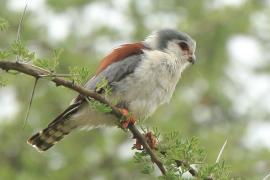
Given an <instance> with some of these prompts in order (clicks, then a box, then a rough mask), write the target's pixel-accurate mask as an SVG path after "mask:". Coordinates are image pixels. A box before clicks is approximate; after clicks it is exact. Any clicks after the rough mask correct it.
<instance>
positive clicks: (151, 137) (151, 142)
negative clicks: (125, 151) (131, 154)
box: [134, 131, 157, 150]
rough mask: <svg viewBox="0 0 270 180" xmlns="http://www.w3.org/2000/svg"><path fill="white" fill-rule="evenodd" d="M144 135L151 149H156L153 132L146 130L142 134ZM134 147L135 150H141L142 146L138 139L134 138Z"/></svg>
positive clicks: (155, 139)
mask: <svg viewBox="0 0 270 180" xmlns="http://www.w3.org/2000/svg"><path fill="white" fill-rule="evenodd" d="M144 137H145V139H146V141H147V143H148V145H149V146H150V148H151V149H157V138H156V137H155V136H154V134H153V133H152V132H151V131H148V132H147V133H146V134H144ZM134 148H135V149H137V150H143V146H142V144H141V142H140V141H139V140H138V139H136V143H135V144H134Z"/></svg>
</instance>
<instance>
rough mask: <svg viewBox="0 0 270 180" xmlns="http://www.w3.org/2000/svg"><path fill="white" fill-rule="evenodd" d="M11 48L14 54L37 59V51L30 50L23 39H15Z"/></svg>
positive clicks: (26, 58)
mask: <svg viewBox="0 0 270 180" xmlns="http://www.w3.org/2000/svg"><path fill="white" fill-rule="evenodd" d="M10 48H11V49H10V50H11V53H12V54H14V55H17V56H19V57H20V58H22V59H23V60H26V61H31V60H34V59H35V53H34V52H30V51H29V50H28V49H27V48H26V47H25V45H24V44H23V43H22V42H21V41H14V42H13V43H12V44H11V47H10Z"/></svg>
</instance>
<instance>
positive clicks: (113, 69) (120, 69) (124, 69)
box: [85, 55, 143, 90]
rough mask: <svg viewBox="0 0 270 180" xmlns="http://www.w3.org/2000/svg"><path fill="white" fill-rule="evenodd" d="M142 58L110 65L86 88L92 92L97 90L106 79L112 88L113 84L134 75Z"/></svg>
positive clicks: (129, 58)
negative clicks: (98, 85) (99, 84)
mask: <svg viewBox="0 0 270 180" xmlns="http://www.w3.org/2000/svg"><path fill="white" fill-rule="evenodd" d="M142 56H143V55H133V56H130V57H127V58H125V59H123V60H121V61H117V62H115V63H113V64H111V65H109V66H108V67H107V68H106V69H104V70H103V71H102V72H101V73H99V74H98V75H97V76H94V77H93V78H92V79H90V80H89V81H88V82H87V83H86V84H85V87H86V88H88V89H91V90H95V89H96V86H97V84H98V83H99V82H100V81H101V80H103V79H104V78H105V79H107V80H108V83H109V85H111V86H112V85H113V83H115V82H119V81H121V80H122V79H124V78H125V77H127V76H128V75H130V74H132V73H133V72H134V70H135V69H136V67H137V66H138V65H139V63H140V62H141V60H142Z"/></svg>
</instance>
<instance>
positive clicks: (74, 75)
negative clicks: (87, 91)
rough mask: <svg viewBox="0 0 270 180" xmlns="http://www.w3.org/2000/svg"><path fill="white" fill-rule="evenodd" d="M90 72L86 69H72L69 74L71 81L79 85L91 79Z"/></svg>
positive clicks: (76, 67)
mask: <svg viewBox="0 0 270 180" xmlns="http://www.w3.org/2000/svg"><path fill="white" fill-rule="evenodd" d="M89 72H90V70H89V69H88V68H86V67H78V66H75V67H70V68H69V73H70V75H71V76H70V79H71V80H72V81H74V82H76V83H77V84H83V83H84V82H86V80H87V78H88V77H89Z"/></svg>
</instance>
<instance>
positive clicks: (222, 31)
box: [0, 0, 270, 180]
mask: <svg viewBox="0 0 270 180" xmlns="http://www.w3.org/2000/svg"><path fill="white" fill-rule="evenodd" d="M42 2H44V4H45V5H46V8H48V11H46V14H48V16H46V18H44V15H43V16H42V18H40V16H39V17H37V14H39V13H42V12H41V11H40V9H38V10H35V7H34V6H33V7H32V6H31V11H27V13H26V14H27V17H25V18H24V22H23V25H22V31H21V32H22V33H21V39H22V40H23V41H22V42H20V43H18V42H16V41H15V42H14V39H15V37H16V33H17V28H16V27H17V26H18V23H19V19H20V17H19V14H21V11H22V10H20V12H18V11H16V10H14V9H11V8H10V4H11V3H10V1H8V0H2V1H1V7H0V10H1V16H2V17H3V18H4V20H3V19H1V20H0V26H1V30H3V31H1V32H0V59H5V60H6V59H7V60H14V59H15V56H16V55H17V54H18V55H20V56H21V60H26V61H29V60H30V62H31V61H33V62H36V61H39V60H40V61H41V60H45V61H46V60H48V61H50V62H39V64H38V66H43V67H44V68H46V69H47V68H48V69H50V70H51V71H55V68H56V67H57V70H56V71H57V72H69V74H68V75H71V77H70V79H74V82H79V84H80V83H84V82H85V80H86V79H87V78H88V77H86V76H88V75H90V74H91V73H93V72H94V71H95V70H94V69H95V67H96V66H97V63H98V61H99V59H100V57H102V56H104V53H105V52H107V51H108V49H109V48H112V47H114V46H116V45H118V44H120V42H121V43H122V42H126V43H128V42H136V41H141V40H143V38H144V37H145V36H146V35H147V34H148V33H149V32H150V31H152V30H156V29H159V28H163V27H175V28H177V29H179V30H182V31H185V32H188V33H189V34H190V35H191V36H192V37H194V39H196V41H197V45H198V46H197V50H196V51H197V52H196V53H197V54H196V55H197V58H198V62H197V63H196V64H195V65H194V66H192V68H189V69H188V70H187V71H186V72H185V73H184V74H183V76H182V78H181V82H180V84H179V85H178V86H177V87H176V91H175V93H174V95H173V98H172V101H171V102H170V104H169V105H164V106H163V107H161V108H159V109H158V111H157V112H156V113H155V114H154V115H153V116H152V117H151V118H150V119H149V121H147V122H144V123H143V125H144V126H146V125H147V126H150V127H153V126H157V127H158V129H159V131H160V132H159V133H160V134H161V135H160V137H159V139H160V143H159V149H164V150H166V149H169V150H167V151H168V155H167V156H169V158H168V161H166V159H165V157H164V155H163V154H162V153H160V152H159V151H158V152H159V153H158V154H159V156H160V157H161V158H162V161H164V163H165V164H166V166H167V167H170V168H171V169H170V171H169V173H168V174H167V176H166V178H167V179H170V180H171V179H174V178H175V179H180V178H182V177H180V176H179V173H180V172H181V171H180V169H181V170H182V173H184V170H187V169H188V168H187V167H182V166H181V168H176V166H175V165H170V164H169V163H170V162H172V163H173V164H175V162H174V161H173V158H178V160H184V159H183V157H187V158H188V159H189V161H187V163H188V165H190V164H191V165H193V164H195V165H196V169H197V170H198V171H197V172H198V175H197V176H199V177H202V178H205V177H208V176H209V174H210V175H211V174H212V175H213V178H216V179H222V178H223V177H226V176H227V175H226V174H225V175H224V174H220V173H221V172H223V171H221V169H222V168H224V169H225V170H224V172H226V173H227V172H230V175H229V178H227V179H237V178H238V177H242V178H243V179H254V180H257V179H263V177H264V176H265V175H266V174H267V173H269V172H268V171H269V167H270V164H269V161H268V159H269V156H270V151H269V149H267V148H260V147H257V146H256V148H254V149H255V150H253V148H251V149H248V150H247V147H246V144H245V143H244V142H245V139H246V133H247V132H248V129H249V125H250V122H252V123H254V124H255V123H256V122H257V120H258V119H262V120H264V122H269V111H266V110H265V109H263V108H262V106H264V103H263V101H264V98H262V99H261V100H260V101H258V102H259V103H258V102H256V101H254V102H253V104H254V106H251V107H250V108H249V110H248V111H243V112H241V113H239V112H238V111H237V110H236V109H241V108H242V106H241V104H239V102H240V101H242V100H241V98H239V97H237V96H235V95H234V94H233V92H234V91H235V92H240V94H241V93H242V92H244V91H245V90H246V87H243V86H242V85H241V83H240V82H237V83H236V82H235V81H233V79H237V76H238V75H239V76H241V73H243V71H237V72H238V73H235V74H233V79H232V78H231V77H230V76H229V74H230V73H228V72H231V71H229V70H232V69H231V67H230V65H231V63H233V65H235V68H238V66H241V65H238V64H237V63H236V62H235V60H234V59H232V60H230V54H228V42H230V40H231V38H232V37H235V36H237V35H241V36H246V35H247V36H249V37H252V38H253V39H256V40H257V41H258V42H259V44H260V45H261V47H262V49H263V50H267V49H269V47H268V46H269V37H268V34H269V33H265V32H261V31H262V30H263V29H269V28H267V27H268V26H267V23H264V26H262V27H260V28H258V29H257V28H256V27H255V25H256V24H259V23H260V22H261V21H262V22H263V21H264V20H267V19H268V17H269V12H270V11H269V6H267V5H266V4H264V3H266V1H256V0H250V1H241V2H242V3H240V4H239V5H235V6H231V5H222V6H219V5H217V4H218V2H219V1H214V0H209V1H203V0H198V1H183V0H172V1H166V2H165V1H162V0H156V1H153V0H150V1H149V2H148V1H146V2H144V1H107V0H101V1H85V0H80V1H72V0H69V1H64V0H62V1H54V0H45V1H42ZM123 2H125V3H123ZM30 3H31V1H30ZM122 3H123V4H122ZM19 4H20V3H19ZM18 6H19V5H18ZM29 7H30V6H29ZM37 7H38V6H37ZM92 8H93V9H92ZM98 8H100V9H103V10H104V9H105V10H106V11H105V12H106V15H108V17H110V18H107V19H108V21H106V23H104V22H103V19H104V18H102V17H103V16H101V15H100V16H97V15H96V16H95V14H94V12H96V11H97V9H98ZM100 9H98V10H100ZM88 10H89V11H88ZM111 11H113V12H112V13H111ZM90 12H91V13H90ZM98 12H100V11H98ZM101 12H103V11H101ZM92 13H93V14H92ZM82 14H87V18H86V19H87V21H85V20H84V18H82ZM120 14H123V17H121V15H120ZM53 15H55V16H53ZM111 15H113V16H111ZM115 16H116V19H117V21H116V20H115ZM54 18H55V19H54ZM42 19H45V21H43V20H42ZM52 19H53V23H52ZM59 19H61V22H63V24H65V23H66V22H68V23H70V24H72V26H68V28H66V27H65V28H66V29H65V30H68V31H69V33H68V35H67V36H66V38H63V39H61V40H60V41H59V40H55V39H54V38H52V36H51V31H52V29H53V28H52V27H51V26H50V25H51V24H54V23H55V22H58V21H57V20H59ZM254 19H256V24H254V23H253V21H254ZM54 20H55V21H54ZM62 20H63V21H62ZM94 20H96V21H94ZM121 20H123V21H124V22H125V23H124V22H122V21H121ZM119 21H120V25H119V24H117V22H119ZM7 22H8V23H7ZM86 22H89V24H87V23H86ZM57 24H58V23H57ZM122 24H125V26H121V25H122ZM53 27H54V29H55V28H56V27H55V26H53ZM47 32H48V33H47ZM12 42H14V43H12ZM9 44H11V46H9ZM12 45H14V47H12ZM28 47H31V50H32V47H34V48H33V49H37V50H38V51H35V52H31V51H30V50H29V49H28ZM58 47H59V48H60V49H61V48H64V49H65V52H64V53H62V55H61V59H63V60H62V61H61V63H60V64H59V65H58V66H56V64H57V63H56V62H54V61H51V60H52V56H51V49H55V48H58ZM12 48H15V51H13V50H14V49H13V50H12ZM14 53H15V54H14ZM32 53H34V54H32ZM40 55H42V56H44V57H48V58H39V57H38V56H40ZM264 57H265V58H268V59H269V56H268V55H267V54H264V56H263V57H262V58H264ZM37 59H39V60H37ZM269 62H270V61H267V62H266V63H265V64H262V65H263V66H264V67H269ZM43 64H44V65H43ZM49 64H50V65H49ZM256 64H257V65H258V66H260V65H261V63H256ZM78 65H79V66H83V67H88V70H87V71H88V72H86V71H85V70H80V68H79V69H78V70H75V71H73V72H72V71H68V70H69V67H77V66H78ZM241 67H243V66H241ZM249 68H250V67H249ZM258 68H259V67H258ZM56 71H55V72H56ZM249 71H252V70H251V68H250V69H249ZM78 72H79V73H78ZM252 72H253V71H252ZM253 73H254V75H256V76H259V73H257V72H253ZM261 73H262V72H261ZM2 74H3V72H1V74H0V78H2V81H1V82H4V83H5V84H6V87H4V88H0V96H1V97H0V101H1V100H3V99H5V98H3V97H4V95H3V92H5V93H6V91H5V89H6V88H7V90H8V91H9V90H10V89H12V90H14V92H11V91H10V94H11V95H12V93H14V94H15V97H16V102H17V103H18V105H19V110H17V111H15V110H16V108H15V106H14V114H12V116H10V117H6V116H2V112H4V111H3V109H4V108H6V107H9V108H11V107H12V106H13V105H12V104H5V105H4V106H3V103H2V101H1V103H2V104H1V103H0V106H1V107H0V109H1V113H0V140H1V143H2V145H1V147H0V154H1V156H0V162H1V164H0V178H1V179H41V180H43V179H44V180H45V179H112V180H114V179H126V180H131V179H139V180H151V179H156V171H155V170H154V172H153V169H154V168H155V166H154V165H153V164H152V162H151V160H150V159H149V157H148V156H146V155H144V154H141V153H142V152H140V151H139V152H136V155H135V156H138V157H135V158H137V159H139V161H140V162H142V165H143V166H140V164H141V163H134V159H132V158H130V157H129V156H128V155H127V154H128V153H127V152H130V150H129V149H128V148H127V147H126V142H127V141H130V139H128V138H127V137H126V134H125V133H123V132H121V131H120V130H119V129H117V130H114V129H109V130H108V129H106V130H103V129H96V130H93V131H89V132H86V133H81V132H80V133H78V132H77V133H76V132H75V133H72V134H71V135H69V136H68V138H66V139H64V140H63V141H62V142H61V143H58V144H57V145H56V146H55V147H54V148H52V149H51V150H50V151H48V152H46V153H42V154H40V153H37V152H36V151H35V150H33V149H32V148H31V147H29V146H28V145H27V144H26V143H25V141H26V139H27V138H28V137H29V136H30V135H31V133H32V132H36V131H38V130H40V129H41V128H42V127H46V126H47V124H48V123H49V122H50V121H51V120H52V119H53V118H55V117H56V116H57V115H58V114H59V113H60V112H61V111H63V110H64V109H65V108H66V106H67V105H68V104H69V102H70V100H71V99H72V98H73V97H74V92H70V91H65V90H63V89H57V88H56V89H55V87H54V86H52V85H50V84H48V83H44V82H42V81H39V84H38V86H37V94H36V96H35V98H34V101H33V106H32V108H31V112H30V116H29V122H30V123H29V125H28V126H26V127H25V129H23V130H22V129H21V124H22V118H21V117H24V116H25V112H26V110H25V109H26V107H27V102H28V101H29V94H30V91H31V88H32V85H31V84H32V83H33V79H32V78H23V77H22V76H20V75H16V76H11V75H10V76H9V79H8V81H7V79H5V77H6V76H2ZM263 74H264V75H265V77H266V76H267V77H268V76H269V68H268V69H267V68H265V69H264V71H263ZM77 75H78V77H77ZM83 76H84V77H85V78H81V77H83ZM75 78H81V79H80V80H75ZM252 87H253V86H252ZM256 88H258V87H256ZM2 90H3V91H2ZM10 94H9V95H10ZM7 95H8V94H7ZM5 96H6V95H5ZM262 97H264V96H262ZM265 99H266V98H265ZM245 100H246V101H250V102H252V98H250V97H248V96H247V97H245ZM101 106H102V105H101ZM101 109H104V107H101ZM15 112H17V113H15ZM3 114H4V113H3ZM2 122H7V123H2ZM171 131H177V132H181V136H180V135H179V136H177V138H176V140H177V139H178V143H179V144H180V145H181V148H178V147H177V148H176V146H174V144H173V142H174V141H173V140H170V142H166V141H165V136H168V139H171V137H170V135H169V134H167V135H164V134H166V133H168V132H171ZM155 134H156V133H155ZM193 136H195V137H197V139H199V144H200V145H201V146H203V147H204V149H203V153H202V154H201V155H198V156H195V155H196V153H194V154H192V153H189V150H191V151H192V152H200V151H198V149H201V148H200V147H201V146H197V145H198V142H196V141H197V140H196V138H195V140H192V139H194V138H192V137H193ZM183 137H186V138H183ZM227 138H228V139H229V141H228V146H227V147H226V148H225V151H224V153H223V155H222V157H223V158H224V159H225V160H226V164H228V165H229V166H230V171H227V166H226V164H225V165H224V166H223V162H222V161H221V162H220V163H218V164H215V163H213V162H215V159H216V156H217V152H218V149H219V147H220V144H221V143H223V142H224V139H227ZM181 142H187V143H190V144H193V145H192V146H193V148H191V149H189V146H182V144H181ZM128 146H129V144H128ZM250 146H251V145H249V148H250ZM74 147H76V148H74ZM170 148H176V149H174V150H173V149H172V150H170ZM123 149H124V150H123ZM176 152H179V154H177V153H176ZM205 153H206V155H205ZM193 155H194V156H193ZM202 157H204V158H202ZM140 159H143V160H142V161H141V160H140ZM197 159H202V160H201V161H200V162H196V161H197ZM135 161H137V160H136V159H135ZM200 163H202V164H200ZM142 169H145V170H144V172H145V174H142V173H140V172H139V171H140V170H142ZM74 172H76V173H74ZM175 172H177V176H176V174H175ZM162 178H163V179H164V178H165V177H162ZM225 179H226V178H225Z"/></svg>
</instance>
